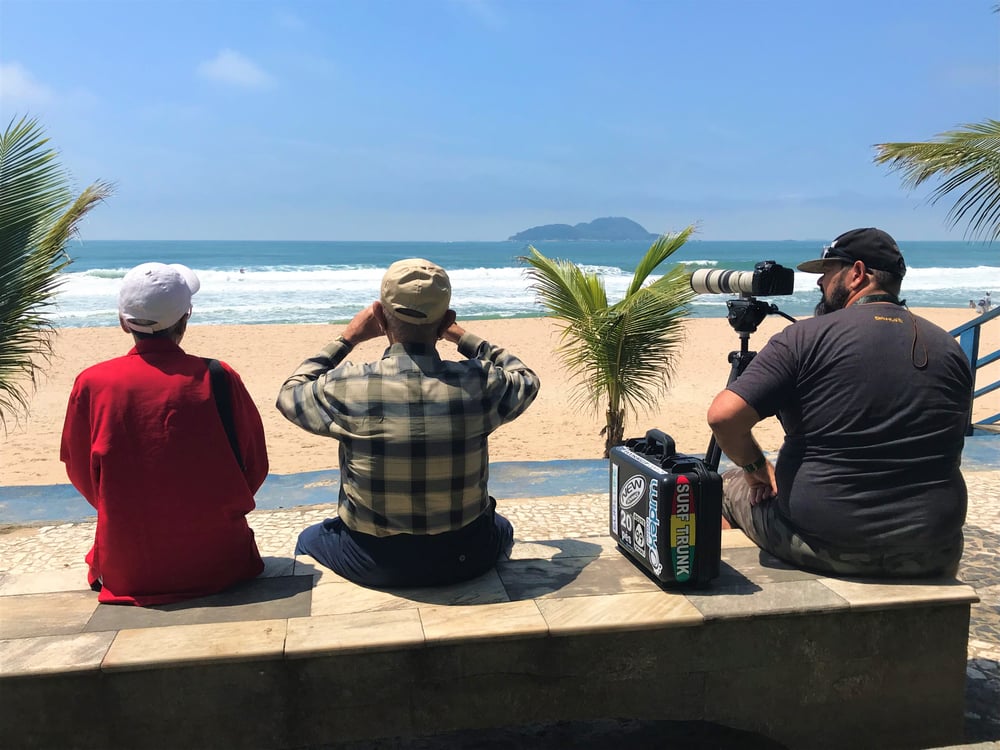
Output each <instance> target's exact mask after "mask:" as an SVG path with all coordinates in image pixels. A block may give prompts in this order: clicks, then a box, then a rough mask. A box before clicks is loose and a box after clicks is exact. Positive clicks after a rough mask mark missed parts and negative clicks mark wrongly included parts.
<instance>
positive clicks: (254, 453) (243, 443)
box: [222, 362, 268, 492]
mask: <svg viewBox="0 0 1000 750" xmlns="http://www.w3.org/2000/svg"><path fill="white" fill-rule="evenodd" d="M222 365H223V367H225V369H226V372H228V373H229V383H230V389H229V390H230V394H231V400H232V406H233V421H234V422H235V426H236V439H237V440H238V441H239V444H240V455H241V456H242V457H243V464H244V466H245V467H246V468H245V469H244V471H243V476H244V477H246V480H247V486H249V487H250V491H251V492H256V491H257V490H258V489H259V488H260V486H261V485H262V484H263V483H264V479H265V478H266V477H267V471H268V463H267V444H266V443H265V441H264V423H263V422H262V421H261V419H260V412H259V411H257V407H256V405H255V404H254V402H253V399H252V398H251V397H250V393H249V392H248V391H247V389H246V386H245V385H243V381H242V380H241V379H240V376H239V375H238V374H237V372H236V371H235V370H234V369H232V368H231V367H230V366H229V365H227V364H226V363H225V362H223V363H222Z"/></svg>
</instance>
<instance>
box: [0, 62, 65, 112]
mask: <svg viewBox="0 0 1000 750" xmlns="http://www.w3.org/2000/svg"><path fill="white" fill-rule="evenodd" d="M0 98H2V99H4V101H6V102H10V103H15V102H16V103H18V104H46V103H48V102H50V101H52V100H53V99H54V98H55V97H54V94H53V93H52V90H51V89H50V88H48V87H47V86H45V85H44V84H42V83H39V82H38V81H37V80H35V77H34V76H33V75H31V73H30V72H28V70H27V69H26V68H25V67H24V66H23V65H20V64H19V63H0Z"/></svg>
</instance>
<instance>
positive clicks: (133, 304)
mask: <svg viewBox="0 0 1000 750" xmlns="http://www.w3.org/2000/svg"><path fill="white" fill-rule="evenodd" d="M200 288H201V282H200V281H199V280H198V277H197V276H196V275H195V273H194V271H192V270H191V269H190V268H188V267H187V266H182V265H181V264H180V263H173V264H171V265H166V264H165V263H142V264H141V265H138V266H136V267H135V268H133V269H132V270H131V271H129V272H128V273H127V274H125V278H124V279H122V286H121V289H120V290H119V291H118V314H119V315H120V316H121V318H122V320H123V321H124V322H125V325H127V326H128V327H129V328H130V329H132V330H133V331H138V332H139V333H156V332H157V331H163V330H165V329H167V328H170V326H172V325H173V324H174V323H176V322H177V321H178V320H180V319H181V318H183V317H184V316H185V315H187V314H188V313H189V312H191V297H192V296H193V295H194V294H195V293H196V292H197V291H198V290H199V289H200Z"/></svg>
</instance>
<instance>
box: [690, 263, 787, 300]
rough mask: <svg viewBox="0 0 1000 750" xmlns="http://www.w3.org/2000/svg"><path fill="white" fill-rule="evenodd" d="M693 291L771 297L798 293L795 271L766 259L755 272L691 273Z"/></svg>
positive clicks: (709, 271)
mask: <svg viewBox="0 0 1000 750" xmlns="http://www.w3.org/2000/svg"><path fill="white" fill-rule="evenodd" d="M691 288H692V289H693V290H694V291H695V292H697V293H698V294H742V295H747V296H753V297H771V296H774V295H779V294H792V293H793V292H794V291H795V272H794V271H793V270H792V269H791V268H785V267H784V266H782V265H780V264H778V263H776V262H775V261H773V260H762V261H761V262H760V263H758V264H756V265H755V266H754V267H753V270H752V271H724V270H721V269H714V270H705V269H701V270H698V271H695V272H694V273H693V274H691Z"/></svg>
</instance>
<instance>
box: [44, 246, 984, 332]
mask: <svg viewBox="0 0 1000 750" xmlns="http://www.w3.org/2000/svg"><path fill="white" fill-rule="evenodd" d="M649 245H650V243H649V242H644V241H640V242H636V241H627V242H584V241H575V242H538V243H534V246H535V247H536V248H537V249H538V250H539V251H540V252H541V253H543V254H545V255H547V256H549V257H552V258H563V259H566V260H571V261H573V262H575V263H578V264H580V265H581V266H583V267H585V268H587V269H588V270H592V271H595V272H597V273H599V274H600V276H601V278H602V279H603V281H604V284H605V287H606V289H607V292H608V296H609V298H610V299H611V300H612V301H615V300H618V299H620V298H621V296H622V295H623V294H624V292H625V290H626V289H627V288H628V285H629V283H630V281H631V278H632V273H633V271H634V270H635V266H636V263H638V261H639V260H640V259H641V258H642V256H643V255H644V254H645V252H646V250H648V249H649ZM822 246H823V242H822V241H819V240H817V241H799V240H786V241H778V242H759V241H754V242H710V241H701V240H692V241H689V242H688V243H686V244H685V245H684V246H683V247H682V248H681V249H680V250H678V251H677V252H676V253H675V254H674V255H673V256H672V257H671V258H669V259H668V260H667V261H666V262H665V263H664V264H663V266H661V269H662V271H661V272H663V271H666V270H668V269H669V268H671V267H672V266H673V265H674V264H676V263H681V264H683V265H684V266H685V268H686V269H687V270H689V271H694V270H697V269H699V268H715V269H728V270H738V271H749V270H752V269H753V267H754V264H755V263H757V262H759V261H762V260H773V261H775V262H777V263H780V264H781V265H784V266H787V267H789V268H794V267H795V265H796V264H797V263H799V262H801V261H802V260H806V259H809V258H816V257H819V255H820V252H821V250H822ZM527 247H528V245H527V244H524V243H520V242H510V241H508V242H280V241H259V242H245V241H214V242H201V241H170V242H166V241H162V242H161V241H134V242H130V241H95V240H87V241H75V242H72V243H71V244H70V245H69V247H68V248H67V249H68V251H69V254H70V256H71V257H72V258H73V263H72V264H71V265H70V266H69V267H68V269H67V270H66V271H65V272H64V276H65V278H64V283H63V284H62V285H61V287H60V291H59V293H58V295H57V301H56V305H55V307H54V308H53V313H52V318H53V321H54V322H55V323H56V325H58V326H61V327H82V326H114V325H117V323H118V321H117V294H118V286H119V284H120V283H121V278H122V276H124V274H125V272H126V271H127V270H128V269H129V268H131V267H133V266H135V265H137V264H139V263H143V262H146V261H162V262H165V263H184V264H185V265H188V266H190V267H191V268H193V269H194V270H195V271H196V272H197V273H198V276H199V277H200V278H201V282H202V286H201V291H200V292H199V293H198V295H197V296H196V297H195V303H194V316H193V318H192V322H193V323H196V324H266V323H329V322H342V321H347V320H349V319H350V318H351V317H352V316H353V315H354V313H356V312H357V311H358V310H359V309H361V308H362V307H364V306H365V305H367V304H370V303H371V302H372V301H373V300H374V299H376V298H377V296H378V285H379V280H380V279H381V277H382V274H383V272H384V271H385V269H386V267H387V266H388V265H389V264H390V263H392V262H393V261H394V260H398V259H400V258H406V257H414V256H416V257H423V258H429V259H430V260H433V261H435V262H437V263H439V264H441V265H442V266H444V267H445V268H446V269H447V270H448V273H449V275H450V276H451V280H452V287H453V299H452V307H453V308H454V309H455V310H456V312H457V313H458V316H459V319H476V318H479V319H482V318H515V317H535V316H540V315H543V314H544V311H543V309H542V308H541V306H540V305H539V304H538V303H537V301H536V299H535V297H534V294H533V293H532V291H531V289H530V286H529V281H528V279H527V277H526V275H525V268H526V266H525V265H524V264H523V263H522V262H520V261H519V260H518V258H519V256H522V255H525V254H527ZM901 249H902V251H903V254H904V256H905V258H906V261H907V267H908V271H907V274H906V278H905V279H904V281H903V297H904V298H905V299H906V300H907V302H908V304H909V305H910V306H912V307H966V306H967V305H968V302H969V300H970V299H975V300H979V299H981V298H982V297H983V296H985V294H986V292H988V291H989V292H993V296H994V299H996V300H997V301H998V302H1000V246H997V245H994V246H989V245H986V244H972V243H963V242H907V243H901ZM651 278H658V276H656V275H654V276H653V277H651ZM816 278H817V277H816V276H815V275H814V274H803V273H799V272H796V273H795V291H794V293H793V294H790V295H782V296H775V297H768V298H764V299H766V300H767V301H768V302H772V303H774V304H776V305H777V306H778V308H779V309H780V310H781V311H782V312H785V313H787V314H789V315H794V316H801V315H808V314H810V313H811V311H812V309H813V307H814V305H815V303H816V301H817V298H818V290H817V288H816ZM727 299H730V297H729V296H727V295H699V296H698V297H696V299H695V301H694V303H693V304H692V306H691V309H690V315H691V316H693V317H723V318H724V317H725V316H726V300H727Z"/></svg>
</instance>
